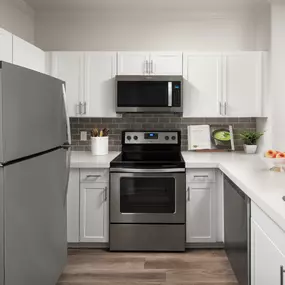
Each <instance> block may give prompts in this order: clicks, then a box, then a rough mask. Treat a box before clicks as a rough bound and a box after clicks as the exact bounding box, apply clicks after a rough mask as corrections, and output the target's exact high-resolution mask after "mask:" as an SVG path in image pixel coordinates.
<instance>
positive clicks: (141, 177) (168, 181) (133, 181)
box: [110, 173, 186, 224]
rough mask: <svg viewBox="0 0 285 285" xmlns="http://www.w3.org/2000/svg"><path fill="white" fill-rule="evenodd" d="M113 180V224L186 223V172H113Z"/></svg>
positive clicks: (111, 197) (111, 195)
mask: <svg viewBox="0 0 285 285" xmlns="http://www.w3.org/2000/svg"><path fill="white" fill-rule="evenodd" d="M110 183H111V184H110V185H111V191H110V222H111V223H126V224H127V223H142V224H143V223H146V224H150V223H156V224H159V223H162V224H163V223H169V224H171V223H175V224H179V223H181V224H184V223H185V220H186V195H185V183H186V176H185V173H111V181H110Z"/></svg>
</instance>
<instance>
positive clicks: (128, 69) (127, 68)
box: [118, 52, 150, 75]
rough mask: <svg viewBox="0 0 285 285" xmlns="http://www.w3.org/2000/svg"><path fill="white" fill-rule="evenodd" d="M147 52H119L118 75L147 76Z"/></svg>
mask: <svg viewBox="0 0 285 285" xmlns="http://www.w3.org/2000/svg"><path fill="white" fill-rule="evenodd" d="M149 60H150V58H149V53H148V52H119V53H118V75H145V74H149V68H150V65H149V63H150V62H149Z"/></svg>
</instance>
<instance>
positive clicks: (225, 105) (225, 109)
mask: <svg viewBox="0 0 285 285" xmlns="http://www.w3.org/2000/svg"><path fill="white" fill-rule="evenodd" d="M227 109H228V104H227V102H225V104H224V111H225V115H227Z"/></svg>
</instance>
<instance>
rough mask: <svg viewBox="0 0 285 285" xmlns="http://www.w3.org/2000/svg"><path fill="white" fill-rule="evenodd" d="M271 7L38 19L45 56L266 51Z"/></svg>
mask: <svg viewBox="0 0 285 285" xmlns="http://www.w3.org/2000/svg"><path fill="white" fill-rule="evenodd" d="M269 21H270V13H269V9H268V6H267V5H264V6H262V7H260V8H258V9H248V10H247V11H244V10H239V9H232V10H224V11H222V10H211V11H206V10H191V9H177V8H175V9H163V8H161V9H157V8H156V9H153V10H152V9H140V10H136V9H133V10H128V9H127V10H123V9H113V10H111V9H103V8H102V9H99V10H98V9H97V10H92V11H90V12H86V11H75V10H73V11H72V10H70V11H68V10H66V11H62V10H58V11H56V10H54V11H49V12H48V11H45V12H41V13H37V16H36V43H37V45H38V46H39V47H41V48H43V49H45V50H266V49H268V47H269Z"/></svg>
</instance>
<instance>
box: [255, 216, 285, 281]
mask: <svg viewBox="0 0 285 285" xmlns="http://www.w3.org/2000/svg"><path fill="white" fill-rule="evenodd" d="M251 230H252V235H253V237H252V239H253V243H254V247H255V253H254V256H253V258H254V266H253V267H252V280H253V282H252V285H268V284H270V285H280V284H282V283H281V274H284V280H285V272H284V273H283V272H282V273H281V270H282V267H281V266H284V270H285V256H284V255H283V254H282V253H281V251H280V250H279V249H278V247H277V246H276V245H275V244H274V242H273V241H272V240H271V239H270V238H269V237H268V236H267V234H266V233H265V232H264V231H263V230H262V229H261V227H260V226H259V225H258V224H257V223H255V222H254V221H252V223H251ZM284 237H285V236H284Z"/></svg>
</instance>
